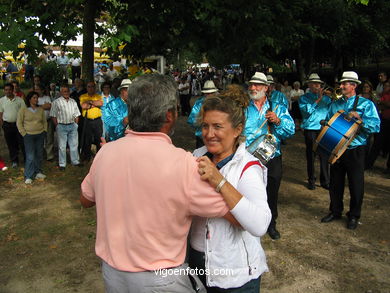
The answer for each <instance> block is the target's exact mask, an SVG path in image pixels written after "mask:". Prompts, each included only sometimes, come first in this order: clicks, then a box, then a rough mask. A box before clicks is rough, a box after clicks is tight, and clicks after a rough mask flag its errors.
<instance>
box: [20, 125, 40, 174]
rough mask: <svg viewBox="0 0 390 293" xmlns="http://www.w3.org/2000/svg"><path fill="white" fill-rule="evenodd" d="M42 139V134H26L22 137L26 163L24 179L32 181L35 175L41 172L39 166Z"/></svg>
mask: <svg viewBox="0 0 390 293" xmlns="http://www.w3.org/2000/svg"><path fill="white" fill-rule="evenodd" d="M44 139H45V133H44V132H42V133H40V134H26V135H25V136H24V137H23V140H24V147H25V151H26V162H25V163H24V177H25V179H34V177H35V175H36V174H37V173H41V172H42V169H41V166H42V158H43V142H44Z"/></svg>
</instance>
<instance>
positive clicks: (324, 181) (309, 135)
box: [303, 129, 329, 185]
mask: <svg viewBox="0 0 390 293" xmlns="http://www.w3.org/2000/svg"><path fill="white" fill-rule="evenodd" d="M319 133H320V130H307V129H305V130H304V131H303V135H304V137H305V144H306V164H307V165H306V166H307V177H308V178H307V180H308V181H309V183H313V184H314V183H315V182H316V177H315V170H314V162H315V159H316V153H315V152H313V145H314V143H315V141H316V138H317V137H318V134H319ZM318 157H319V159H320V183H321V185H329V163H328V160H329V156H328V155H326V154H325V153H324V152H320V151H319V152H318Z"/></svg>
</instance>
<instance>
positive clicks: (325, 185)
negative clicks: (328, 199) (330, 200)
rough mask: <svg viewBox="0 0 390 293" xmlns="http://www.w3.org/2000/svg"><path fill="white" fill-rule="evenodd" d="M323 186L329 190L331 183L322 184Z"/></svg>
mask: <svg viewBox="0 0 390 293" xmlns="http://www.w3.org/2000/svg"><path fill="white" fill-rule="evenodd" d="M321 187H322V188H324V189H326V190H329V184H321Z"/></svg>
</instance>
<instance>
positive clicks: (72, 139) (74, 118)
mask: <svg viewBox="0 0 390 293" xmlns="http://www.w3.org/2000/svg"><path fill="white" fill-rule="evenodd" d="M60 92H61V97H59V98H58V99H57V100H55V101H54V102H53V103H52V107H51V109H50V116H51V117H52V119H53V123H54V125H55V126H56V131H57V136H58V164H59V167H60V170H61V171H64V170H65V167H66V145H67V144H68V145H69V150H70V160H71V162H72V165H74V166H82V165H81V164H80V158H79V152H78V145H79V144H78V132H77V128H78V125H77V123H78V121H79V116H80V115H81V113H80V110H79V108H78V107H77V103H76V101H75V100H73V99H72V98H70V90H69V86H68V85H62V86H61V88H60Z"/></svg>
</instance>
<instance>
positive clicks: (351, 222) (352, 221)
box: [347, 217, 359, 230]
mask: <svg viewBox="0 0 390 293" xmlns="http://www.w3.org/2000/svg"><path fill="white" fill-rule="evenodd" d="M358 224H359V221H358V218H355V217H350V218H348V222H347V229H350V230H355V229H356V228H357V226H358Z"/></svg>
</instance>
